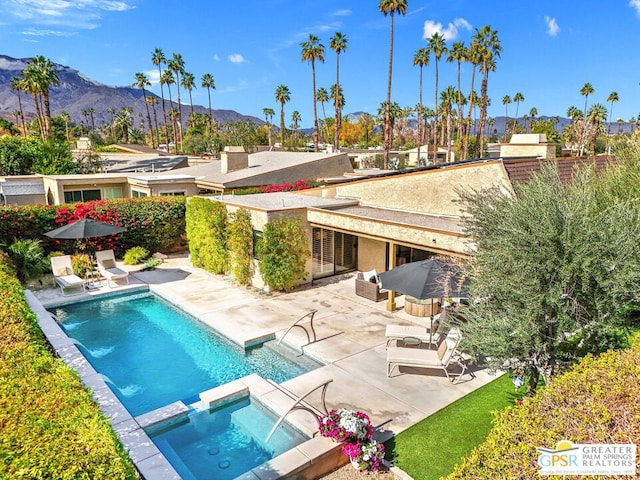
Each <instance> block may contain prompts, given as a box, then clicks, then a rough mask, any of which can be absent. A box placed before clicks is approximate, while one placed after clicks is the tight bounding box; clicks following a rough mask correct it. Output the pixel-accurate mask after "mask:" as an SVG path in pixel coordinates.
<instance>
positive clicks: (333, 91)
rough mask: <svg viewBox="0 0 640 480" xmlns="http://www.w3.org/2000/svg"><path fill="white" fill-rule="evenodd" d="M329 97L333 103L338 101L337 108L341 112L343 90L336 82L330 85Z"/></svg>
mask: <svg viewBox="0 0 640 480" xmlns="http://www.w3.org/2000/svg"><path fill="white" fill-rule="evenodd" d="M329 98H330V99H332V100H333V102H334V103H335V102H336V101H337V102H338V109H339V110H340V111H341V112H342V109H343V108H344V106H345V103H346V102H345V99H344V92H343V91H342V87H341V86H340V85H338V84H337V83H334V84H333V85H331V88H330V92H329ZM340 122H342V119H340ZM338 143H340V139H338Z"/></svg>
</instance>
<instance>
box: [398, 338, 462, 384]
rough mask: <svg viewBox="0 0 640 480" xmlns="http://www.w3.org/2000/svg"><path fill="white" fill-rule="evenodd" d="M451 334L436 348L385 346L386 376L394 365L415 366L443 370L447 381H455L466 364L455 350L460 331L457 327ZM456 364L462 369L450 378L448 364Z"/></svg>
mask: <svg viewBox="0 0 640 480" xmlns="http://www.w3.org/2000/svg"><path fill="white" fill-rule="evenodd" d="M454 330H456V332H454V334H453V335H448V336H447V337H446V338H445V339H444V341H443V342H441V343H440V346H439V347H438V350H424V349H421V348H407V347H389V348H387V377H390V376H391V372H392V371H393V368H394V367H398V369H399V368H400V367H401V366H403V367H417V368H424V369H433V370H443V371H444V373H445V375H446V376H447V380H449V381H454V380H455V381H457V380H458V379H460V377H461V376H462V375H463V374H464V373H465V372H466V370H467V366H466V364H465V363H464V361H463V359H462V357H461V356H460V354H459V353H457V352H456V349H457V348H458V344H459V343H460V338H461V336H460V332H459V331H457V329H453V328H452V329H451V331H454ZM450 333H451V332H450ZM452 362H453V363H456V364H458V365H459V366H460V367H461V368H462V370H461V372H460V373H459V374H458V376H457V377H456V379H454V380H452V379H451V376H450V375H449V371H448V368H449V365H450V364H451V363H452Z"/></svg>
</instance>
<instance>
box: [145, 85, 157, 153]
mask: <svg viewBox="0 0 640 480" xmlns="http://www.w3.org/2000/svg"><path fill="white" fill-rule="evenodd" d="M146 102H147V105H149V106H151V110H152V111H153V125H154V127H155V128H154V129H153V130H151V144H152V146H153V148H156V147H157V146H158V145H160V133H159V132H158V115H157V114H156V103H158V97H156V96H155V95H151V96H149V97H147V98H146ZM154 132H155V134H156V136H155V145H154V144H153V138H154V137H153V133H154Z"/></svg>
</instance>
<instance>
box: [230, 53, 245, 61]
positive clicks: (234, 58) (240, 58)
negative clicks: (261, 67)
mask: <svg viewBox="0 0 640 480" xmlns="http://www.w3.org/2000/svg"><path fill="white" fill-rule="evenodd" d="M227 58H228V59H229V61H230V62H231V63H244V62H245V59H244V57H243V56H242V55H240V54H239V53H232V54H231V55H229V56H228V57H227Z"/></svg>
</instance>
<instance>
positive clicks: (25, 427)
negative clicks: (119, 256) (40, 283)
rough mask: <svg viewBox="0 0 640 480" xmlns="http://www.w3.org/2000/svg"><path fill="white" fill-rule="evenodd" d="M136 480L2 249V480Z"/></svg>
mask: <svg viewBox="0 0 640 480" xmlns="http://www.w3.org/2000/svg"><path fill="white" fill-rule="evenodd" d="M137 477H138V475H137V472H136V470H135V468H134V467H133V465H132V463H131V461H130V459H129V458H128V456H127V454H126V453H125V452H124V450H123V448H122V445H121V444H120V443H119V441H118V439H117V437H116V435H115V433H114V432H113V430H112V429H111V427H110V426H109V424H108V422H107V420H106V419H105V418H104V416H103V415H102V413H101V412H100V409H99V408H98V406H97V405H96V404H95V402H94V401H93V399H92V398H91V395H90V394H89V392H88V391H87V390H86V389H85V388H84V387H83V385H82V384H81V382H80V380H79V378H78V376H77V375H76V374H75V373H74V372H73V371H72V370H70V369H69V368H68V367H67V366H66V365H65V364H64V363H63V362H62V360H60V359H59V358H55V357H53V355H52V354H51V353H50V351H49V350H48V349H47V343H46V341H45V339H44V337H43V335H42V333H41V331H40V329H39V328H38V326H37V321H36V318H35V315H34V313H33V312H32V311H31V310H30V309H29V306H28V304H27V302H26V299H25V297H24V292H23V290H22V287H21V286H20V283H19V282H18V280H17V278H16V277H15V273H14V272H13V271H12V270H11V268H10V267H9V266H8V263H7V259H6V257H5V256H4V255H3V254H2V253H1V252H0V478H15V479H44V478H47V479H49V478H56V479H80V478H86V479H89V478H109V479H134V478H137Z"/></svg>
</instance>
